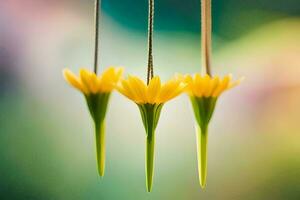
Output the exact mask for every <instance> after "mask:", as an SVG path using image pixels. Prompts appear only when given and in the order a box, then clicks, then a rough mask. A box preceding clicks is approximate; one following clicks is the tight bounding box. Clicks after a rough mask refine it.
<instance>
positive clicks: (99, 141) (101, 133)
mask: <svg viewBox="0 0 300 200" xmlns="http://www.w3.org/2000/svg"><path fill="white" fill-rule="evenodd" d="M95 127H96V153H97V163H98V172H99V175H100V177H103V176H104V171H105V123H104V121H103V122H101V123H100V124H99V125H96V126H95Z"/></svg>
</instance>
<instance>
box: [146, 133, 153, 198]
mask: <svg viewBox="0 0 300 200" xmlns="http://www.w3.org/2000/svg"><path fill="white" fill-rule="evenodd" d="M154 146H155V134H154V133H153V134H148V136H147V138H146V185H147V191H148V192H151V190H152V183H153V173H154Z"/></svg>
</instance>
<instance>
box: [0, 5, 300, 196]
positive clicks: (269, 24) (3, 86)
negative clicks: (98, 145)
mask: <svg viewBox="0 0 300 200" xmlns="http://www.w3.org/2000/svg"><path fill="white" fill-rule="evenodd" d="M93 4H94V3H93V1H92V0H59V1H58V0H27V1H22V0H6V1H0V111H1V112H0V198H1V199H64V200H65V199H109V200H111V199H112V200H114V199H117V200H119V199H130V200H132V199H137V200H141V199H155V200H159V199H161V200H166V199H172V200H177V199H178V200H182V199H191V200H192V199H217V200H218V199H224V200H225V199H229V200H232V199H243V200H247V199H249V200H254V199H259V200H260V199H263V200H265V199H274V200H277V199H278V200H279V199H280V200H281V199H289V200H294V199H295V200H296V199H300V132H299V130H300V123H299V120H300V106H299V103H300V78H299V75H300V57H299V56H300V2H299V1H298V0H285V1H281V0H243V1H238V0H227V1H213V18H214V24H213V52H214V54H213V73H215V74H226V73H232V74H233V75H234V77H235V78H237V77H239V76H245V77H246V80H245V81H244V82H243V83H242V84H241V85H240V86H239V87H237V88H235V89H234V90H231V91H229V92H227V93H225V94H224V95H223V96H222V97H221V98H220V99H219V102H218V105H217V109H216V112H215V115H214V118H213V120H212V123H211V125H210V134H209V163H208V183H207V188H206V189H205V190H201V189H200V186H199V183H198V178H197V166H196V142H195V133H194V121H193V120H194V118H193V113H192V110H191V107H190V103H189V101H188V98H187V96H186V95H182V96H180V97H179V98H177V99H175V100H173V101H171V102H170V103H168V104H166V106H165V107H164V109H163V112H162V115H161V119H160V122H159V125H158V128H157V145H156V155H157V156H156V165H155V168H156V169H155V177H154V188H153V192H152V193H150V194H149V193H147V192H146V189H145V174H144V173H145V172H144V139H145V133H144V129H143V126H142V121H141V118H140V116H139V111H138V109H137V106H136V105H134V104H133V103H132V102H129V101H128V100H127V99H125V98H123V97H122V96H121V95H119V94H117V93H114V94H113V96H112V99H111V102H110V106H109V112H108V115H107V166H106V175H105V177H104V178H103V179H102V180H100V178H99V177H98V175H97V168H96V161H95V146H94V134H93V127H92V122H91V119H90V116H89V114H88V111H87V107H86V105H85V101H84V98H83V96H82V95H81V94H80V93H79V92H77V91H75V90H74V89H72V88H70V87H69V86H68V85H67V84H66V83H65V81H64V80H63V77H62V69H63V68H64V67H69V68H70V69H72V70H73V71H78V69H79V67H83V66H85V67H88V68H92V58H93V57H92V56H93V15H94V13H93V12H94V10H93ZM102 7H103V13H102V19H101V27H102V29H101V39H100V40H101V43H100V46H101V50H100V70H103V68H104V67H107V66H110V65H114V66H124V67H126V73H127V74H128V73H130V74H136V75H139V76H141V77H145V76H146V70H145V69H146V55H147V54H146V47H147V41H146V36H147V35H146V30H147V1H145V0H144V1H141V0H122V1H119V0H107V1H106V0H103V3H102ZM155 11H156V21H155V36H154V54H155V55H154V56H155V57H154V64H155V65H154V67H155V68H154V70H155V73H156V74H159V75H161V76H162V77H163V79H164V80H167V79H168V78H169V77H171V76H172V75H173V74H174V73H176V72H180V73H193V72H197V71H200V70H201V66H200V63H201V58H200V17H199V16H200V1H199V0H188V1H181V0H159V1H158V0H157V1H156V10H155Z"/></svg>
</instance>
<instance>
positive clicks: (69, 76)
mask: <svg viewBox="0 0 300 200" xmlns="http://www.w3.org/2000/svg"><path fill="white" fill-rule="evenodd" d="M63 76H64V78H65V79H66V81H67V82H68V83H69V84H70V85H72V86H73V87H75V88H77V89H78V90H80V91H81V92H83V93H84V94H87V93H88V91H87V89H86V88H85V87H84V85H83V84H82V82H81V81H80V79H79V78H78V77H77V76H76V75H75V74H73V73H72V72H71V71H70V70H69V69H64V70H63Z"/></svg>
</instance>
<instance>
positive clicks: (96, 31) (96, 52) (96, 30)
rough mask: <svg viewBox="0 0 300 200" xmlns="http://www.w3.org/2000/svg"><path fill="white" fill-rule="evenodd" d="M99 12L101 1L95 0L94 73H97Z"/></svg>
mask: <svg viewBox="0 0 300 200" xmlns="http://www.w3.org/2000/svg"><path fill="white" fill-rule="evenodd" d="M100 10H101V0H95V50H94V53H95V54H94V72H95V74H97V71H98V64H99V63H98V54H99V28H100V26H99V21H100V20H99V18H100Z"/></svg>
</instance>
